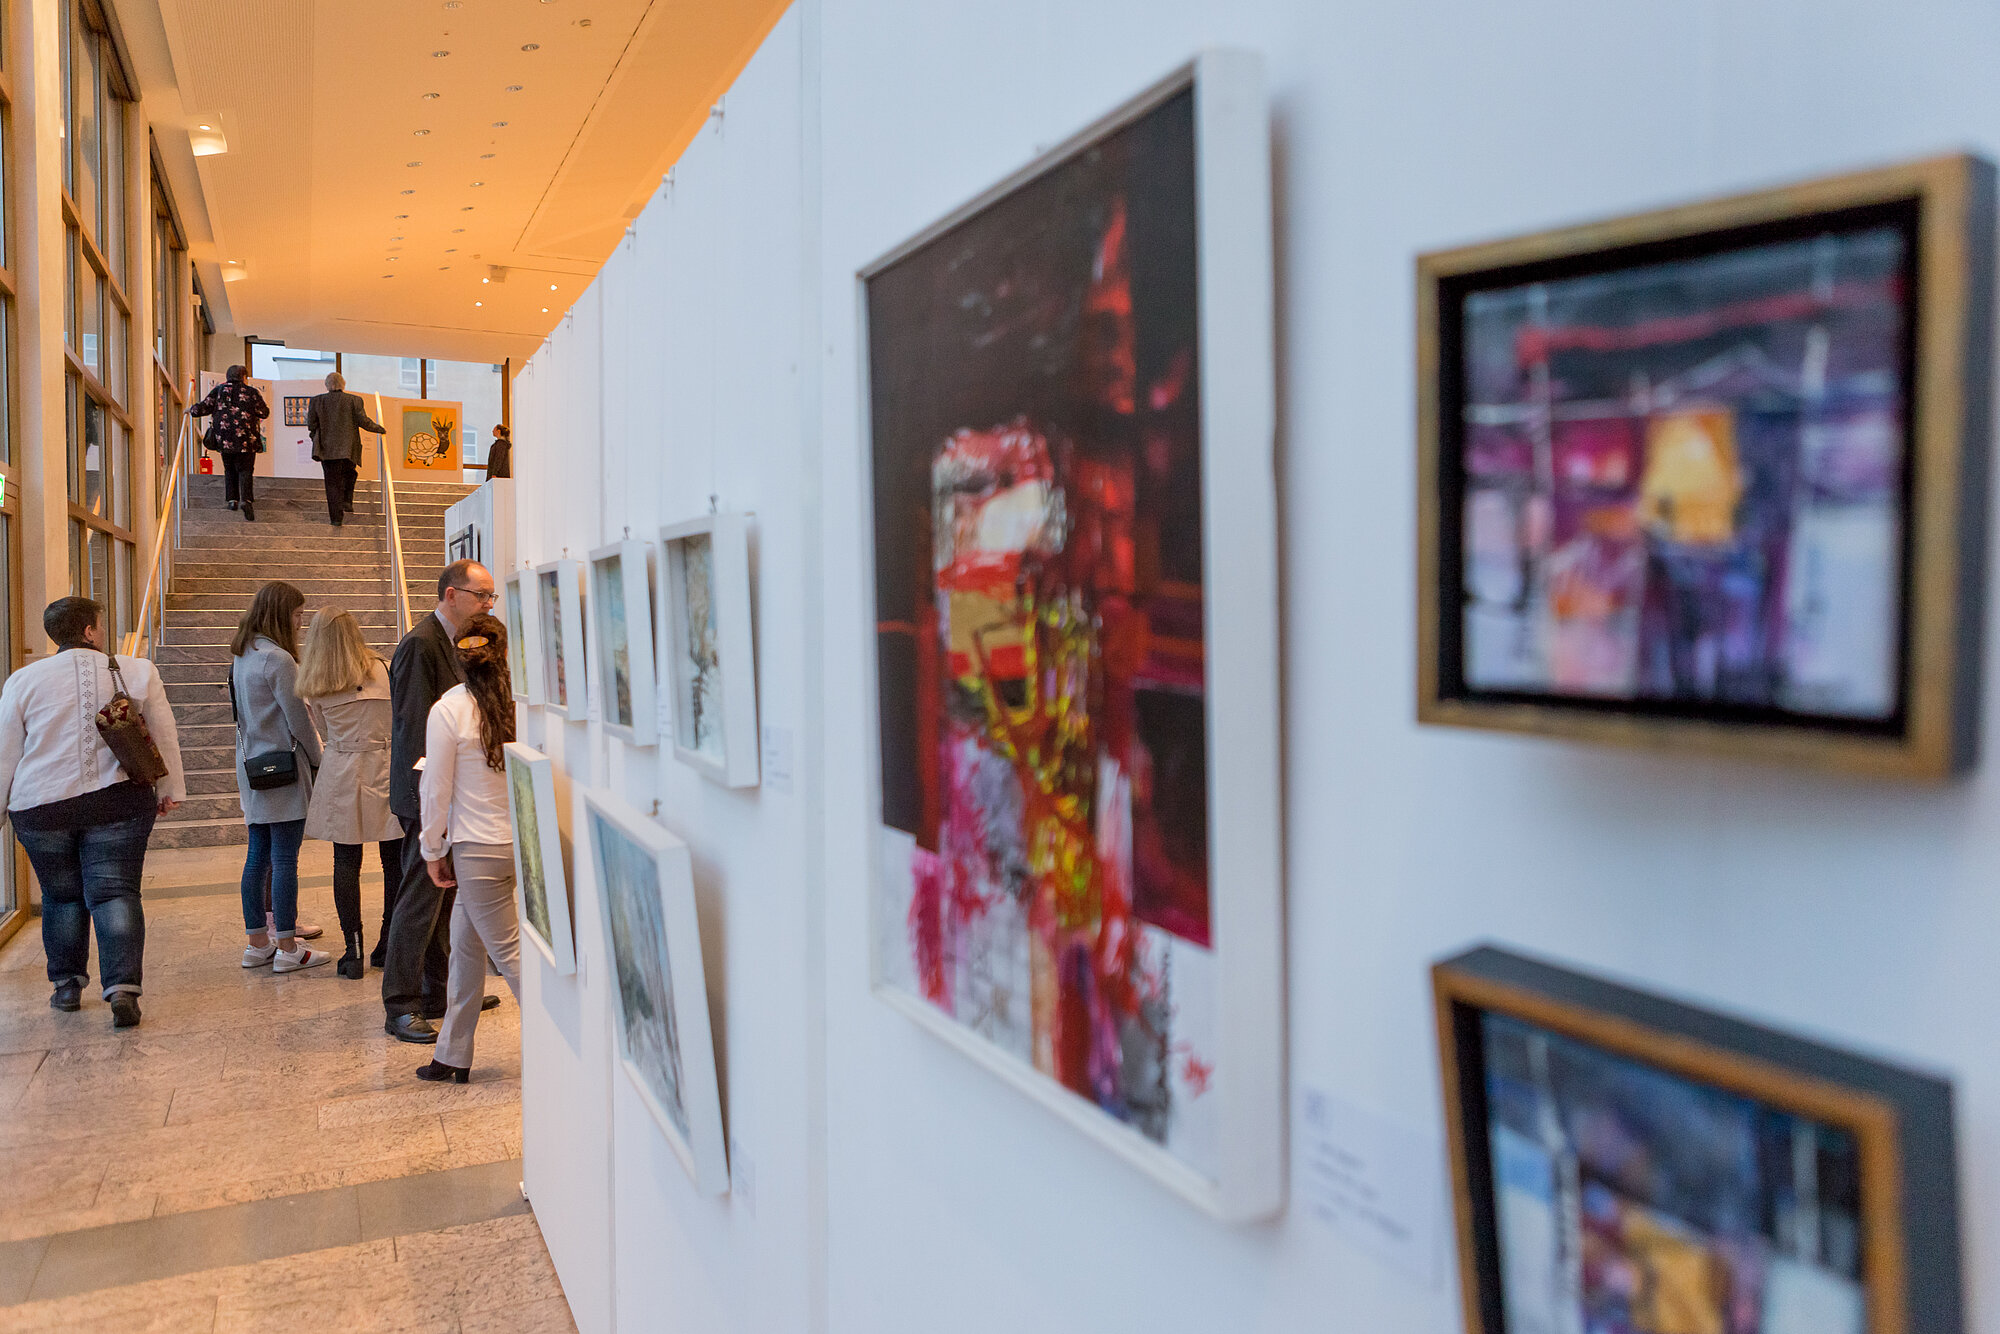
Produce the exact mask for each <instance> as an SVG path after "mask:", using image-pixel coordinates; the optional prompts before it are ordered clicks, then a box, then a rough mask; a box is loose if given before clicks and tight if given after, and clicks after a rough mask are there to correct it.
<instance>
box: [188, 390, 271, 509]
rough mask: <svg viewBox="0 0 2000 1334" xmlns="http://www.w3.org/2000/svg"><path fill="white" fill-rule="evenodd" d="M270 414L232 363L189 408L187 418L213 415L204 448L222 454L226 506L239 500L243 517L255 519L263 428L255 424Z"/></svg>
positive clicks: (262, 447)
mask: <svg viewBox="0 0 2000 1334" xmlns="http://www.w3.org/2000/svg"><path fill="white" fill-rule="evenodd" d="M270 415H271V405H270V404H269V403H266V402H265V401H264V396H263V395H262V394H260V393H258V392H257V390H256V389H255V388H254V387H253V386H251V385H247V384H245V383H243V368H242V367H241V366H231V367H230V368H229V370H228V373H227V374H226V376H225V377H224V379H223V381H222V383H221V384H219V385H217V386H215V388H213V389H211V390H209V391H208V396H207V397H206V398H204V399H202V400H201V402H199V403H197V404H195V405H194V406H193V407H191V408H189V409H188V416H190V417H209V416H212V417H214V418H215V420H214V421H212V422H210V423H209V424H208V434H207V435H205V436H203V437H202V441H201V445H202V448H203V449H212V450H214V451H215V452H216V453H218V454H220V455H222V473H223V478H224V481H223V494H224V495H225V496H226V497H228V500H229V508H231V509H235V508H237V506H238V504H239V502H240V504H241V506H242V509H243V517H244V518H245V519H248V520H250V521H252V522H255V521H256V518H257V481H256V478H257V456H258V455H259V454H261V453H263V452H264V428H263V427H261V426H259V425H258V423H259V422H261V421H263V420H264V419H265V418H266V417H268V416H270Z"/></svg>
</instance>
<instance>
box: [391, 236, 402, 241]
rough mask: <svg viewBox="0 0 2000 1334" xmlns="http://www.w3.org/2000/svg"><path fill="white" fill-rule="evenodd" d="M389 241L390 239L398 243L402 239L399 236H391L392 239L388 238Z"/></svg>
mask: <svg viewBox="0 0 2000 1334" xmlns="http://www.w3.org/2000/svg"><path fill="white" fill-rule="evenodd" d="M389 239H390V240H391V241H400V240H402V239H403V238H402V237H400V236H392V237H390V238H389Z"/></svg>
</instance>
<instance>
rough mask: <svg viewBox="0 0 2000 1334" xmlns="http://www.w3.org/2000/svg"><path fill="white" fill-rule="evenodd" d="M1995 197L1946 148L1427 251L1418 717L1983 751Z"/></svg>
mask: <svg viewBox="0 0 2000 1334" xmlns="http://www.w3.org/2000/svg"><path fill="white" fill-rule="evenodd" d="M1993 213H1994V185H1993V171H1992V168H1991V167H1990V166H1989V165H1987V164H1986V163H1984V162H1982V161H1980V160H1978V159H1976V158H1972V157H1965V156H1959V157H1948V158H1938V159H1933V160H1928V161H1923V162H1916V163H1911V164H1907V165H1903V166H1896V167H1889V168H1885V169H1882V170H1877V171H1869V172H1863V173H1860V174H1856V175H1848V176H1841V177H1837V178H1834V179H1830V180H1823V181H1817V182H1813V183H1810V184H1805V185H1797V186H1792V187H1789V188H1785V189H1777V190H1768V191H1764V192H1761V193H1757V194H1750V195H1742V196H1737V197H1734V198H1730V199H1722V200H1716V201H1712V202H1708V203H1702V204H1695V205H1690V206H1687V207H1683V208H1674V209H1668V210H1665V211H1662V212H1656V213H1647V214H1641V215H1637V216H1633V217H1627V218H1620V219H1617V220H1614V221H1609V222H1602V223H1596V224H1592V225H1587V226H1580V227H1571V228H1565V229H1562V230H1558V231H1552V232H1544V233H1540V234H1537V235H1533V236H1526V237H1520V238H1516V239H1512V240H1506V241H1499V242H1495V243H1492V244H1487V245H1478V246H1471V247H1467V248H1464V249H1457V250H1450V251H1444V252H1440V253H1435V254H1429V255H1425V256H1422V257H1421V258H1420V259H1419V260H1418V262H1417V289H1418V335H1419V336H1418V383H1419V404H1418V438H1419V491H1418V496H1419V501H1418V524H1419V577H1418V590H1419V591H1418V601H1419V606H1418V638H1419V645H1418V649H1419V653H1418V704H1417V713H1418V719H1419V721H1421V722H1424V723H1433V724H1445V725H1451V726H1461V727H1476V728H1488V729H1496V730H1502V731H1515V732H1528V733H1537V734H1542V735H1549V736H1559V737H1570V738H1576V739H1581V740H1591V741H1601V742H1611V743H1619V744H1628V745H1640V746H1652V747H1662V748H1674V749H1693V750H1705V751H1720V752H1727V753H1734V754H1745V755H1755V756H1764V757H1767V758H1771V759H1778V760H1783V761H1790V762H1796V763H1805V764H1813V765H1818V766H1822V767H1827V768H1834V769H1843V770H1849V771H1857V772H1862V773H1867V774H1873V775H1877V776H1884V777H1902V778H1918V779H1937V778H1943V777H1947V776H1949V775H1951V774H1953V773H1956V772H1959V771H1961V770H1963V769H1965V768H1967V767H1969V766H1970V765H1971V764H1972V763H1973V760H1974V758H1975V746H1976V737H1977V723H1978V711H1979V709H1978V705H1979V701H1978V683H1979V671H1978V661H1979V652H1980V644H1981V638H1982V630H1983V626H1982V607H1983V585H1984V574H1985V571H1984V564H1985V559H1984V557H1985V526H1986V503H1987V489H1986V475H1985V474H1986V462H1985V459H1986V453H1987V448H1988V436H1989V419H1990V416H1991V401H1990V393H1989V382H1990V381H1991V379H1992V375H1993V366H1992V323H1993V309H1992V308H1993V243H1994V241H1993V235H1994V233H1993Z"/></svg>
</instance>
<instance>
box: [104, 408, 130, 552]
mask: <svg viewBox="0 0 2000 1334" xmlns="http://www.w3.org/2000/svg"><path fill="white" fill-rule="evenodd" d="M104 418H105V421H106V422H107V423H109V424H110V427H111V439H112V442H113V443H112V450H111V481H112V487H111V522H113V523H115V524H117V525H118V526H119V527H120V528H130V527H131V526H132V433H131V432H130V431H128V430H127V429H125V424H124V423H123V422H120V421H117V420H115V419H114V418H112V416H111V414H110V413H108V412H107V413H105V414H104Z"/></svg>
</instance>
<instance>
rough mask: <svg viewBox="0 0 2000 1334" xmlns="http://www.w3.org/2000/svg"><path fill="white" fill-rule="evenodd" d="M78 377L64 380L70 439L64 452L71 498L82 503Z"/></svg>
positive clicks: (65, 424) (65, 423) (66, 430)
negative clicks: (77, 417)
mask: <svg viewBox="0 0 2000 1334" xmlns="http://www.w3.org/2000/svg"><path fill="white" fill-rule="evenodd" d="M76 395H77V385H76V377H75V376H70V377H68V378H67V379H65V380H64V381H63V419H64V420H63V428H64V429H63V438H64V439H65V440H67V441H69V448H68V449H66V450H64V451H63V453H64V454H65V455H67V456H68V458H69V498H70V499H71V500H74V501H77V502H78V503H81V502H82V500H83V450H82V449H81V448H80V447H79V446H78V439H77V430H76Z"/></svg>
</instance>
